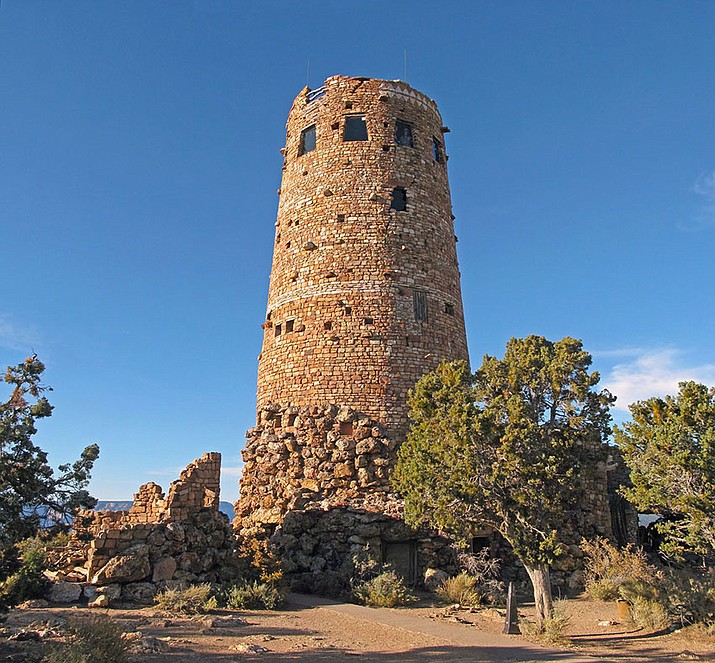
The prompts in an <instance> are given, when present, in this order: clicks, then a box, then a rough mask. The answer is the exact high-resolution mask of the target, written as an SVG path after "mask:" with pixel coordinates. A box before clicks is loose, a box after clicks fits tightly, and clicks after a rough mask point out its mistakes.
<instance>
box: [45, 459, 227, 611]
mask: <svg viewBox="0 0 715 663" xmlns="http://www.w3.org/2000/svg"><path fill="white" fill-rule="evenodd" d="M220 473H221V455H220V454H218V453H206V454H204V455H203V456H202V457H201V458H198V459H196V460H195V461H193V462H192V463H190V464H189V465H188V466H187V467H186V469H184V470H183V471H182V472H181V475H180V476H179V478H178V479H177V480H176V481H174V482H172V484H171V486H170V488H169V494H168V496H167V497H166V498H165V497H164V493H163V491H162V490H161V487H160V486H158V485H157V484H155V483H153V482H149V483H147V484H144V485H143V486H141V488H140V489H139V492H138V493H136V495H135V496H134V503H133V505H132V507H131V508H130V509H129V511H88V510H87V511H81V512H80V513H79V514H78V515H77V518H76V521H75V525H74V532H73V542H72V545H71V546H70V547H69V549H68V550H65V551H62V553H61V554H60V557H58V558H57V559H55V560H53V561H54V566H55V567H56V568H57V569H58V571H57V572H56V579H57V580H61V581H65V583H66V581H75V582H79V583H80V589H79V590H78V596H79V593H80V592H83V594H84V596H85V597H86V598H87V599H89V600H91V601H96V602H97V603H96V604H97V605H101V606H104V605H108V604H109V603H110V602H111V601H125V602H140V603H141V602H150V601H151V599H152V598H153V596H154V594H155V593H156V591H157V590H158V589H161V588H165V587H176V586H180V585H186V584H190V583H195V582H207V581H208V582H216V581H219V580H221V579H222V578H223V576H224V575H225V574H226V573H228V572H229V569H230V567H231V561H232V553H233V549H234V536H233V531H232V528H231V526H230V524H229V523H228V519H227V517H226V516H225V515H224V514H223V513H221V512H220V511H219V509H218V505H219V482H220Z"/></svg>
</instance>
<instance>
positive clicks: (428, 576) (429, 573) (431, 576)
mask: <svg viewBox="0 0 715 663" xmlns="http://www.w3.org/2000/svg"><path fill="white" fill-rule="evenodd" d="M447 578H449V575H448V574H447V573H445V572H444V571H442V569H425V576H424V585H425V589H428V590H429V591H430V592H434V591H435V590H436V589H437V587H439V586H440V585H441V584H442V582H444V581H445V580H447Z"/></svg>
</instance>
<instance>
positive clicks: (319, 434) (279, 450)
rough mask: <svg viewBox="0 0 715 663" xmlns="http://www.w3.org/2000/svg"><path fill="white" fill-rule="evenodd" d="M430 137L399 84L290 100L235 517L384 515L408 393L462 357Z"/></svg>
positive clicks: (336, 85) (425, 109) (353, 81)
mask: <svg viewBox="0 0 715 663" xmlns="http://www.w3.org/2000/svg"><path fill="white" fill-rule="evenodd" d="M446 131H447V129H446V128H445V127H444V126H443V124H442V118H441V117H440V114H439V111H438V110H437V106H436V104H435V103H434V101H432V100H431V99H430V98H428V97H427V96H425V95H424V94H422V93H421V92H418V91H417V90H414V89H412V88H411V87H410V86H409V85H407V84H406V83H403V82H401V81H384V80H378V79H370V78H350V77H346V76H333V77H331V78H329V79H328V80H327V81H326V82H325V85H324V86H323V87H321V88H319V89H317V90H310V89H308V88H305V89H304V90H302V91H301V92H300V94H299V95H298V96H297V97H296V99H295V101H294V102H293V106H292V108H291V110H290V114H289V116H288V123H287V132H286V145H285V148H284V149H283V150H282V153H283V155H284V158H285V162H284V165H283V179H282V183H281V189H280V202H279V206H278V218H277V221H276V224H275V225H276V234H275V245H274V252H273V267H272V271H271V278H270V287H269V293H268V307H267V312H266V319H265V321H264V324H263V328H264V338H263V349H262V352H261V355H260V359H259V365H258V393H257V426H256V428H254V429H252V430H251V431H249V433H248V442H247V444H246V448H245V451H244V460H245V463H246V464H245V468H244V474H243V478H242V481H241V498H240V500H239V502H238V503H237V513H238V521H237V524H238V525H239V526H240V527H242V528H244V529H246V528H251V527H254V528H255V527H264V528H265V527H266V526H268V527H273V526H275V525H278V524H283V527H284V528H285V524H284V520H285V518H286V516H287V514H290V513H293V514H295V513H297V512H299V511H304V510H305V509H306V508H307V505H309V504H318V503H319V504H321V505H322V507H321V508H328V507H330V506H331V505H336V504H341V505H345V504H346V503H347V502H350V503H351V504H353V506H355V505H358V506H360V508H368V507H366V505H367V504H372V505H373V506H372V507H370V509H371V510H373V511H378V512H379V511H385V510H386V509H387V510H389V509H388V507H387V506H386V504H385V503H384V500H385V499H386V497H385V496H386V495H387V494H388V493H389V481H388V476H389V471H390V468H391V466H392V465H393V463H394V460H395V451H396V449H397V447H398V446H399V444H400V442H401V441H402V440H403V439H404V436H405V434H406V431H407V426H408V413H407V405H406V401H407V394H408V391H409V389H410V388H411V387H412V386H414V384H415V382H416V381H417V380H418V379H419V378H420V377H421V376H422V375H424V374H425V373H427V372H429V371H431V370H432V369H434V368H435V367H436V366H437V364H438V363H439V362H440V361H442V360H444V359H467V343H466V335H465V329H464V316H463V312H462V298H461V292H460V282H459V269H458V266H457V254H456V249H455V243H456V237H455V234H454V228H453V220H454V217H453V216H452V208H451V201H450V193H449V184H448V180H447V156H446V153H445V146H444V138H443V136H444V133H445V132H446ZM346 501H347V502H346ZM396 508H397V507H396ZM393 515H394V514H393Z"/></svg>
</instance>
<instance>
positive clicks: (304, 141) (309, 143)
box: [298, 124, 315, 154]
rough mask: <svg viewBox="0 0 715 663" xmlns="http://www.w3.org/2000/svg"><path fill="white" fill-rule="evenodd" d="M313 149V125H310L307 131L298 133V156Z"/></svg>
mask: <svg viewBox="0 0 715 663" xmlns="http://www.w3.org/2000/svg"><path fill="white" fill-rule="evenodd" d="M314 149H315V125H314V124H312V125H311V126H309V127H308V128H307V129H303V131H301V132H300V147H299V148H298V154H306V152H312V151H313V150H314Z"/></svg>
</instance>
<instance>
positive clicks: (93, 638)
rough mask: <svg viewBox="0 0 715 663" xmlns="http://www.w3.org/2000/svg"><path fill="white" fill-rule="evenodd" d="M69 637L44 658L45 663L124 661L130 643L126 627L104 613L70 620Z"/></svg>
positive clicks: (119, 662) (68, 624) (118, 662)
mask: <svg viewBox="0 0 715 663" xmlns="http://www.w3.org/2000/svg"><path fill="white" fill-rule="evenodd" d="M67 631H68V636H69V637H68V641H67V642H66V643H64V644H63V645H60V646H59V647H57V648H56V649H54V650H53V651H52V652H51V653H50V654H49V655H48V656H46V657H45V658H44V659H43V660H44V661H46V663H125V662H126V661H127V660H128V658H127V654H128V652H129V644H128V643H127V641H126V640H124V638H123V637H122V633H123V629H122V627H121V626H120V625H119V624H117V623H116V622H115V621H113V620H112V619H110V618H109V617H107V616H105V615H91V616H88V617H83V618H82V619H71V620H68V621H67Z"/></svg>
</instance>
